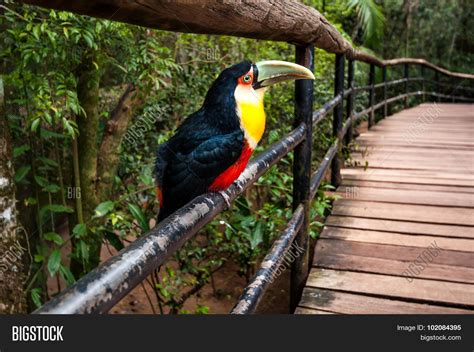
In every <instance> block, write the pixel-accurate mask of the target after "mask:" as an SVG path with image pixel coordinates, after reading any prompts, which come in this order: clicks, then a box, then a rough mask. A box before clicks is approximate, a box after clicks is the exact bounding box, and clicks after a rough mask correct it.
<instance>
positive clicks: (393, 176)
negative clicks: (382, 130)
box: [342, 168, 474, 187]
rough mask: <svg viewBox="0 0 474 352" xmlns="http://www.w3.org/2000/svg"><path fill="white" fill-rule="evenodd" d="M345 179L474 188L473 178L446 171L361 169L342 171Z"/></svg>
mask: <svg viewBox="0 0 474 352" xmlns="http://www.w3.org/2000/svg"><path fill="white" fill-rule="evenodd" d="M342 175H343V177H344V178H348V179H354V177H356V176H358V177H359V178H361V179H364V180H372V179H381V180H389V181H397V182H404V181H405V182H415V183H427V182H426V181H428V183H433V184H449V185H451V184H452V185H466V186H470V187H472V186H474V180H473V177H472V176H470V175H464V174H457V173H452V172H446V171H442V172H440V171H432V170H403V174H402V175H401V173H400V170H394V169H375V168H371V169H370V170H364V169H361V168H351V169H342Z"/></svg>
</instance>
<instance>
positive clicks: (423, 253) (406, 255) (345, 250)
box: [315, 239, 474, 270]
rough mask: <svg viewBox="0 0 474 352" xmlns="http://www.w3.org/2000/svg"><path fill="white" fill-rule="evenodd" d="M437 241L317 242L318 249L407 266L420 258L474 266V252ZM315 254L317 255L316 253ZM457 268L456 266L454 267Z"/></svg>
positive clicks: (443, 263)
mask: <svg viewBox="0 0 474 352" xmlns="http://www.w3.org/2000/svg"><path fill="white" fill-rule="evenodd" d="M436 247H437V246H436V243H433V245H432V246H428V247H426V248H420V247H413V246H397V245H389V244H376V243H364V242H353V241H340V240H337V239H331V240H330V239H319V240H318V242H317V244H316V250H315V253H316V254H317V251H318V250H319V251H325V252H327V253H337V254H347V255H355V256H361V257H371V258H382V259H390V260H399V261H402V262H406V263H405V264H406V267H408V265H409V264H411V263H412V262H414V261H416V260H418V262H420V263H423V264H424V265H425V266H427V265H429V264H441V265H448V266H460V267H466V268H474V253H472V252H458V251H451V250H446V249H445V250H440V249H437V248H436ZM316 254H315V255H316ZM453 270H455V268H453Z"/></svg>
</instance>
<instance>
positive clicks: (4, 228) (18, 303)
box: [0, 77, 27, 314]
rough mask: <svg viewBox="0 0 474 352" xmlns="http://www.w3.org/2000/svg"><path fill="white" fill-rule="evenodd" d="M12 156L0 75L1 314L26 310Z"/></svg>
mask: <svg viewBox="0 0 474 352" xmlns="http://www.w3.org/2000/svg"><path fill="white" fill-rule="evenodd" d="M13 177H14V172H13V155H12V145H11V136H10V129H9V126H8V121H7V117H6V113H5V103H4V90H3V81H2V79H1V77H0V255H1V257H0V314H12V313H25V312H26V297H25V292H24V284H25V280H26V274H25V265H24V264H25V262H26V261H25V255H26V253H27V249H26V248H25V247H24V245H25V239H26V238H25V232H24V231H22V227H21V226H19V223H18V222H17V210H16V198H15V183H14V181H13Z"/></svg>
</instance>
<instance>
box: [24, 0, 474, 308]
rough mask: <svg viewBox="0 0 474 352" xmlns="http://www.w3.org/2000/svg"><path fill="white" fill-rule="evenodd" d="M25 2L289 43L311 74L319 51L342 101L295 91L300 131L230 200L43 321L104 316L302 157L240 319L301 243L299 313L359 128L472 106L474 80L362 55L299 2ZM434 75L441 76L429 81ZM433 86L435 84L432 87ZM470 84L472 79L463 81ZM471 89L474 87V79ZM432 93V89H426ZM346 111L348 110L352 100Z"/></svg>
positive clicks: (94, 277)
mask: <svg viewBox="0 0 474 352" xmlns="http://www.w3.org/2000/svg"><path fill="white" fill-rule="evenodd" d="M25 2H26V3H29V4H33V5H40V6H44V7H48V8H54V9H60V10H67V11H72V12H76V13H79V14H84V15H90V16H95V17H100V18H106V19H111V20H117V21H123V22H128V23H133V24H138V25H142V26H147V27H150V28H158V29H164V30H172V31H179V32H189V33H204V34H220V35H233V36H241V37H248V38H255V39H264V40H273V41H286V42H289V43H293V44H295V48H296V62H297V63H299V64H301V65H304V66H306V67H308V68H310V69H313V65H314V57H313V56H314V46H316V47H319V48H322V49H324V50H326V51H328V52H330V53H334V54H335V55H336V59H335V78H334V98H333V99H332V100H331V101H329V102H328V103H326V104H325V105H324V106H323V107H322V108H321V109H319V110H316V111H313V94H314V92H313V82H312V81H305V80H301V81H297V82H296V83H295V87H296V89H295V103H296V105H295V121H294V128H295V129H294V130H293V131H292V132H290V133H289V134H288V135H286V136H284V137H283V138H282V139H281V140H280V141H278V142H276V143H274V144H272V145H271V146H269V147H268V149H267V150H266V151H264V152H262V153H261V154H259V155H257V156H256V157H255V158H254V159H253V160H252V161H251V162H250V163H249V165H248V166H247V168H246V169H245V171H244V172H243V174H242V175H241V176H240V177H239V179H238V180H237V181H236V182H235V183H234V184H232V185H231V186H230V187H229V189H227V190H226V191H225V192H222V193H210V194H205V195H202V196H200V197H197V198H196V199H194V200H193V201H191V202H190V203H188V204H187V205H186V206H185V207H183V208H181V209H179V210H178V211H176V212H175V213H174V214H172V215H171V216H170V217H168V218H167V219H165V220H164V221H163V222H161V223H160V224H158V226H157V227H156V228H154V229H153V230H151V231H150V232H149V233H147V234H145V235H143V236H142V237H140V238H139V239H137V240H136V241H135V242H133V243H132V244H131V245H130V246H128V247H127V248H125V249H123V250H122V251H121V252H119V253H118V254H117V255H116V256H114V257H112V258H110V259H108V260H107V261H106V262H104V263H102V264H101V265H100V266H99V267H98V268H96V269H95V270H93V271H92V272H90V273H89V274H88V275H86V276H85V277H83V278H82V279H80V280H79V281H78V282H76V283H75V284H74V285H72V286H70V287H68V288H67V289H66V290H64V291H63V292H61V293H60V294H59V295H58V296H56V297H55V298H54V299H52V300H51V301H50V302H47V303H46V304H45V305H44V306H43V307H41V308H40V309H38V310H37V311H36V313H95V312H98V313H104V312H107V311H108V310H109V309H110V308H111V307H113V306H114V305H115V304H116V303H117V302H118V301H119V300H120V299H121V298H123V297H124V296H125V295H126V294H127V293H128V292H130V290H132V289H133V288H134V287H135V286H136V285H138V284H139V283H140V282H141V281H143V280H144V279H145V278H146V277H147V276H148V275H149V274H150V273H151V272H152V271H153V270H154V269H155V268H157V267H158V266H159V265H161V264H162V263H163V262H164V261H165V259H166V258H167V257H169V256H170V255H171V254H173V253H174V252H175V251H176V250H177V249H179V248H180V246H182V245H183V243H184V242H185V241H187V240H188V239H189V238H191V237H192V236H193V235H194V234H196V232H197V231H199V230H200V229H201V228H202V227H203V226H205V225H206V224H207V223H209V222H210V221H211V220H212V219H213V218H214V217H215V216H216V215H217V214H219V213H220V212H222V211H224V210H225V208H226V200H225V199H227V200H228V201H233V200H234V199H235V198H236V197H237V196H238V195H240V194H242V192H243V191H244V190H245V189H247V188H248V187H250V186H251V185H252V184H253V183H254V182H255V181H256V180H257V179H258V178H259V177H260V176H261V175H262V174H263V173H265V172H266V171H268V169H270V168H271V167H272V166H273V165H274V164H275V163H277V162H278V161H279V160H281V159H282V158H283V157H284V156H285V155H287V154H288V153H289V152H291V151H292V150H294V153H295V155H294V165H293V210H294V212H293V216H292V218H291V219H290V221H289V222H288V226H287V227H286V229H285V230H284V231H283V233H282V235H281V237H280V238H278V239H277V240H276V241H275V243H274V244H273V246H272V248H271V249H270V251H269V253H268V254H267V256H266V257H265V259H264V260H263V262H262V264H261V266H260V269H259V270H258V271H257V274H256V276H255V277H254V278H253V279H252V280H251V282H250V284H249V285H248V287H247V288H246V289H245V290H244V292H243V294H242V297H241V298H240V300H239V301H238V302H237V304H236V306H235V307H234V309H233V310H232V313H236V314H247V313H253V312H254V311H255V309H256V307H257V306H258V303H259V301H260V300H261V298H262V296H263V294H264V293H265V290H266V289H267V287H268V286H269V283H270V281H271V276H272V275H273V272H274V271H275V270H276V269H277V268H278V266H279V265H280V264H281V261H282V260H283V257H284V255H285V254H286V253H287V252H288V250H289V248H290V247H291V245H292V244H293V243H295V244H297V245H298V247H299V248H302V249H303V250H302V253H301V254H300V255H299V256H297V257H296V259H295V260H294V262H293V264H292V267H291V293H290V295H291V297H290V301H291V307H290V309H291V310H293V309H294V308H295V307H296V305H297V304H298V301H299V299H300V296H301V292H302V289H303V287H304V283H305V281H306V277H307V275H308V267H309V255H308V253H309V239H308V232H309V223H310V218H309V208H310V203H311V201H312V199H313V198H314V196H315V194H316V191H317V189H318V187H319V185H320V183H321V181H322V179H323V177H324V175H325V174H326V172H327V171H328V170H329V168H331V181H332V183H333V185H334V186H338V185H339V183H340V182H341V166H342V164H343V160H342V158H341V153H340V151H341V148H342V147H343V145H344V144H348V143H350V141H351V139H352V128H353V125H354V124H356V123H357V122H358V120H360V119H361V118H363V117H364V116H368V120H369V125H370V126H372V125H374V124H375V122H376V121H375V112H376V111H377V110H379V109H381V108H383V114H382V115H383V116H387V114H388V109H389V106H390V104H393V103H395V102H398V101H402V100H403V101H404V102H405V105H406V106H408V104H409V103H410V97H421V98H422V99H425V98H426V97H427V96H429V97H431V98H435V99H438V100H443V99H445V100H450V101H474V98H473V94H472V87H469V88H466V87H464V86H463V85H459V82H460V80H472V79H474V75H470V74H464V73H455V72H450V71H448V70H445V69H443V68H441V67H438V66H436V65H433V64H431V63H429V62H427V61H425V60H422V59H410V58H402V59H395V60H388V61H383V60H379V59H378V58H376V57H374V56H371V55H368V54H366V53H364V52H361V51H358V50H356V49H354V48H353V47H352V45H351V44H350V43H348V42H347V41H346V40H345V39H344V38H343V37H342V36H341V34H340V33H339V32H338V31H337V30H336V29H335V28H334V27H333V26H332V25H331V24H330V23H329V22H328V21H327V20H326V19H325V18H324V17H323V16H322V15H321V14H320V13H319V12H318V11H316V10H315V9H313V8H310V7H308V6H305V5H303V4H301V3H299V2H295V1H290V0H281V1H268V2H267V1H236V2H230V1H224V2H210V1H189V0H188V1H184V0H183V1H175V2H169V1H158V0H140V1H128V0H97V1H94V2H89V1H85V0H81V1H69V0H26V1H25ZM356 61H360V62H365V63H367V64H369V65H370V69H369V80H368V82H369V84H368V85H367V86H363V87H355V85H354V64H355V62H356ZM346 63H347V64H348V80H347V82H345V65H346ZM400 65H401V66H403V67H404V77H403V78H400V79H396V80H392V81H388V80H387V70H388V68H391V67H394V66H400ZM412 66H419V67H421V68H422V71H420V73H422V75H421V76H420V77H411V76H409V73H410V67H412ZM376 67H378V68H381V69H382V73H383V81H382V82H380V83H378V84H376V83H375V77H376V75H375V73H376V72H375V69H376ZM426 69H428V70H430V71H432V72H435V75H434V77H433V78H429V77H428V76H427V73H426V72H424V71H425V70H426ZM440 76H443V77H444V78H445V79H449V80H456V82H458V85H456V86H455V87H456V90H462V91H463V92H465V93H462V94H457V92H456V90H455V91H454V93H451V91H450V90H449V88H450V87H447V86H445V85H447V84H453V83H452V82H440V81H439V77H440ZM432 81H434V82H432ZM417 82H418V83H422V87H419V89H416V90H413V91H410V90H409V88H410V83H411V84H414V83H417ZM462 82H464V81H462ZM469 82H472V81H469ZM427 85H430V87H429V88H426V86H427ZM395 86H403V88H404V92H403V94H399V95H396V96H393V97H391V98H388V88H391V87H395ZM380 89H382V92H383V93H382V99H380V101H379V102H376V97H377V96H379V95H380V94H376V93H377V92H376V91H377V90H380ZM365 91H368V92H369V99H368V100H369V101H368V103H367V108H366V109H364V110H363V111H360V112H355V111H354V110H353V107H354V104H353V102H354V97H355V96H356V94H358V93H360V92H365ZM345 101H347V103H346V111H345V112H344V102H345ZM331 112H332V113H333V137H334V138H335V142H334V144H333V145H332V146H331V147H330V148H329V150H328V151H327V153H326V155H325V157H324V159H323V161H322V162H321V164H320V165H319V167H318V168H317V170H315V171H314V172H313V173H312V171H311V154H312V138H311V137H312V128H313V126H315V125H316V124H318V123H319V122H321V121H322V120H323V119H324V118H326V117H327V116H328V115H329V114H330V113H331Z"/></svg>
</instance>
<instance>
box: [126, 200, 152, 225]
mask: <svg viewBox="0 0 474 352" xmlns="http://www.w3.org/2000/svg"><path fill="white" fill-rule="evenodd" d="M128 209H129V210H130V213H132V216H133V217H134V218H135V219H136V220H137V221H138V223H139V224H140V227H141V228H142V230H143V231H149V230H150V227H149V226H148V221H147V220H146V217H145V214H143V212H142V210H141V209H140V207H139V206H138V205H136V204H133V203H128Z"/></svg>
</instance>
